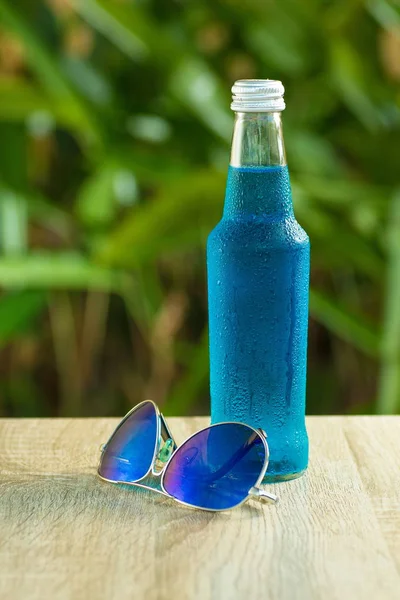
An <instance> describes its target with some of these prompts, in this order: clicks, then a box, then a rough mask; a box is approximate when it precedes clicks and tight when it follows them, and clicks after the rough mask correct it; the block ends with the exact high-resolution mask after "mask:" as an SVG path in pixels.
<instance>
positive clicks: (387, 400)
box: [377, 190, 400, 414]
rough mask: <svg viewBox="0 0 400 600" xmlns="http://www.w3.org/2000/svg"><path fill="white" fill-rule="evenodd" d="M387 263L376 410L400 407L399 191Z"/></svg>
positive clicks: (389, 232)
mask: <svg viewBox="0 0 400 600" xmlns="http://www.w3.org/2000/svg"><path fill="white" fill-rule="evenodd" d="M387 250H388V265H387V274H386V293H385V306H384V315H383V334H382V343H381V372H380V381H379V391H378V399H377V412H378V413H382V414H387V413H388V414H395V413H397V412H398V411H399V410H400V190H397V191H396V193H395V194H394V195H393V197H392V200H391V204H390V210H389V218H388V225H387Z"/></svg>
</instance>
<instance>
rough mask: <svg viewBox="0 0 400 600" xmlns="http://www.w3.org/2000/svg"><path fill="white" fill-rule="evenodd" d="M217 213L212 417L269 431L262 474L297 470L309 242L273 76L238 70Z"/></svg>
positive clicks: (212, 259) (210, 259)
mask: <svg viewBox="0 0 400 600" xmlns="http://www.w3.org/2000/svg"><path fill="white" fill-rule="evenodd" d="M232 92H233V102H232V105H231V108H232V109H233V110H234V111H235V113H236V114H235V126H234V132H233V141H232V152H231V160H230V166H229V171H228V180H227V187H226V196H225V205H224V211H223V216H222V220H221V221H220V222H219V223H218V225H217V226H216V227H215V229H214V230H213V231H212V232H211V233H210V235H209V238H208V244H207V270H208V301H209V330H210V388H211V390H210V391H211V419H212V422H213V423H217V422H222V421H240V422H243V423H247V424H249V425H252V426H253V427H256V428H257V427H260V428H262V429H263V430H265V432H267V435H268V444H269V448H270V462H269V467H268V470H267V474H266V477H265V479H264V481H281V480H286V479H292V478H294V477H298V476H299V475H301V474H302V473H303V472H304V470H305V469H306V468H307V463H308V437H307V432H306V427H305V387H306V362H307V328H308V292H309V262H310V245H309V239H308V236H307V234H306V233H305V231H304V230H303V229H302V228H301V227H300V225H299V224H298V223H297V221H296V219H295V217H294V213H293V205H292V196H291V187H290V180H289V172H288V167H287V164H286V155H285V147H284V142H283V135H282V122H281V112H282V111H283V110H284V108H285V103H284V100H283V93H284V88H283V85H282V83H281V82H280V81H273V80H241V81H237V82H236V83H235V85H234V86H233V88H232Z"/></svg>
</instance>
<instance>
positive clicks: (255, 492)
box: [97, 400, 278, 512]
mask: <svg viewBox="0 0 400 600" xmlns="http://www.w3.org/2000/svg"><path fill="white" fill-rule="evenodd" d="M148 403H151V404H152V405H153V408H154V410H155V414H156V417H157V433H156V443H155V445H154V454H153V458H152V461H151V464H150V467H149V469H148V471H147V473H146V474H145V475H143V477H141V478H140V479H138V480H137V481H116V480H114V479H107V478H106V477H103V476H102V475H101V474H100V467H101V463H102V457H103V454H104V452H105V450H106V448H107V446H108V444H109V443H110V441H111V439H112V438H113V437H114V435H115V433H116V432H117V431H118V429H119V428H120V427H121V425H123V423H125V422H126V421H127V420H128V419H129V417H130V416H131V415H132V414H133V413H134V412H136V411H137V410H138V409H139V408H141V407H142V406H144V405H145V404H148ZM231 424H232V425H238V424H239V425H244V426H245V427H247V428H248V429H251V430H252V431H253V432H254V433H256V434H257V435H258V436H259V438H260V439H261V441H262V443H263V445H264V449H265V459H264V464H263V466H262V469H261V471H260V475H259V477H258V479H257V481H256V483H255V485H254V486H253V487H252V488H250V490H249V492H248V494H247V496H246V497H245V498H243V500H241V501H240V502H238V503H237V504H235V505H234V506H230V507H229V508H204V507H203V506H197V505H195V504H189V503H187V502H183V500H179V499H178V498H175V496H172V495H171V494H169V493H168V492H167V491H166V489H165V488H164V475H165V472H166V470H167V467H168V465H169V463H170V462H171V460H172V459H173V457H174V456H175V454H176V453H177V452H178V450H179V449H180V448H181V446H183V444H185V443H186V442H188V441H189V440H191V439H192V438H193V437H195V436H196V435H198V434H199V433H201V432H202V431H206V430H208V429H211V428H212V427H216V426H218V425H231ZM167 440H171V441H172V443H173V452H172V454H171V456H170V457H169V458H168V460H167V461H166V462H165V463H163V466H162V467H161V468H160V469H159V470H156V464H157V461H158V460H159V458H158V457H159V453H160V451H161V450H162V443H163V442H164V443H165V442H166V441H167ZM100 451H101V456H100V460H99V464H98V467H97V475H98V476H99V477H100V479H102V480H103V481H106V482H108V483H114V484H119V485H134V486H138V487H141V488H143V489H146V490H151V491H152V492H156V493H158V494H161V495H163V496H166V497H167V498H170V499H172V500H174V501H175V502H178V503H179V504H181V505H182V506H186V507H187V508H193V509H196V510H205V511H208V512H222V511H226V510H231V509H232V508H237V507H238V506H240V505H241V504H244V502H247V500H249V498H257V499H259V500H267V501H270V502H277V501H278V498H277V497H276V496H275V495H274V494H270V493H269V492H266V491H265V490H262V489H261V488H259V487H258V486H259V485H260V483H261V482H262V480H263V477H264V475H265V472H266V470H267V468H268V462H269V448H268V443H267V434H266V433H265V431H263V430H262V429H255V428H254V427H252V426H251V425H247V424H246V423H238V422H236V421H224V422H223V423H214V424H213V425H208V426H207V427H203V429H199V431H196V432H195V433H193V434H192V435H190V436H189V437H188V438H186V439H185V440H184V441H183V442H182V444H181V445H180V446H178V445H177V443H176V442H175V439H174V437H173V435H172V433H171V431H170V429H169V427H168V425H167V422H166V420H165V417H164V415H163V414H162V412H161V411H160V409H159V408H158V406H157V404H156V403H155V402H153V400H144V401H143V402H140V403H139V404H136V406H134V407H133V408H131V410H130V411H129V412H128V413H127V414H126V415H125V416H124V417H123V418H122V419H121V421H120V422H119V423H118V425H117V427H116V428H115V429H114V431H113V432H112V434H111V435H110V437H109V438H108V441H107V442H106V443H105V444H102V445H101V446H100ZM160 462H161V461H160ZM149 476H150V477H152V478H153V479H152V481H153V482H154V483H156V482H157V481H158V479H159V486H160V488H161V489H159V488H157V487H153V486H151V485H148V484H145V483H143V482H144V480H146V479H147V478H148V477H149Z"/></svg>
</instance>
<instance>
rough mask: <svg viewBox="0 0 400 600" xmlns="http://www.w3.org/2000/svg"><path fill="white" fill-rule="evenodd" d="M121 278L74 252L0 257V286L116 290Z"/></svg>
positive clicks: (117, 274) (118, 274) (114, 272)
mask: <svg viewBox="0 0 400 600" xmlns="http://www.w3.org/2000/svg"><path fill="white" fill-rule="evenodd" d="M123 279H124V278H123V275H122V274H120V273H118V272H117V271H111V270H109V269H106V268H104V267H101V266H97V265H95V264H92V263H90V262H89V261H88V260H87V259H86V258H84V257H83V256H79V255H78V254H76V253H68V252H64V253H59V254H53V253H40V254H39V253H37V254H30V255H27V256H22V257H18V258H0V285H1V286H2V287H4V288H23V289H27V288H44V289H46V288H48V289H57V288H60V289H65V288H66V289H95V290H104V291H118V290H119V288H120V286H121V284H122V282H123Z"/></svg>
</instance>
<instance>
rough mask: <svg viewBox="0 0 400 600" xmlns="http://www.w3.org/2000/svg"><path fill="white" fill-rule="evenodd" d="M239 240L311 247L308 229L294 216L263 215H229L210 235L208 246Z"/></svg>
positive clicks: (263, 244)
mask: <svg viewBox="0 0 400 600" xmlns="http://www.w3.org/2000/svg"><path fill="white" fill-rule="evenodd" d="M230 243H232V244H233V243H235V245H238V246H240V245H244V246H245V247H249V245H255V246H257V247H260V246H261V247H265V248H268V247H273V248H274V249H277V248H279V247H282V248H285V247H288V246H290V247H291V248H293V247H294V246H297V247H308V246H309V245H310V240H309V237H308V235H307V233H306V232H305V231H304V229H303V228H302V227H301V225H300V224H299V223H298V222H297V221H296V219H295V218H294V217H289V218H285V219H279V220H274V221H271V220H267V219H262V218H259V217H258V218H253V219H252V218H246V219H243V218H241V219H226V218H223V219H221V221H220V222H219V223H217V225H216V226H215V227H214V229H213V230H212V231H211V233H210V235H209V236H208V246H209V247H210V246H213V245H217V246H218V245H220V244H223V245H224V246H225V245H226V244H230Z"/></svg>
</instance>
